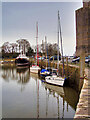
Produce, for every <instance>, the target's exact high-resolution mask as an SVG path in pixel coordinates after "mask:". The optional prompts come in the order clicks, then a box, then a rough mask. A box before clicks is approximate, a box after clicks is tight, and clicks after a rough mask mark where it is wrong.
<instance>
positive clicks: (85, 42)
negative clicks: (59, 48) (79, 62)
mask: <svg viewBox="0 0 90 120" xmlns="http://www.w3.org/2000/svg"><path fill="white" fill-rule="evenodd" d="M81 51H84V52H85V56H88V55H90V0H88V2H83V7H82V8H80V9H78V10H76V56H80V53H81Z"/></svg>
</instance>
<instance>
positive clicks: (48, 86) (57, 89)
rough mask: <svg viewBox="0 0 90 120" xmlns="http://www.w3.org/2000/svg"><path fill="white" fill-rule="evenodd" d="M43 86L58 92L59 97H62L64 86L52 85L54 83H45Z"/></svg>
mask: <svg viewBox="0 0 90 120" xmlns="http://www.w3.org/2000/svg"><path fill="white" fill-rule="evenodd" d="M45 87H46V88H47V89H49V90H52V91H53V92H56V93H58V95H60V96H61V97H64V88H63V87H59V86H54V85H50V84H47V83H46V84H45Z"/></svg>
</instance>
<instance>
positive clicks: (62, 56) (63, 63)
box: [58, 11, 65, 76]
mask: <svg viewBox="0 0 90 120" xmlns="http://www.w3.org/2000/svg"><path fill="white" fill-rule="evenodd" d="M58 19H59V29H60V40H61V57H62V63H63V73H62V76H64V75H65V71H64V57H63V46H62V34H61V25H60V17H59V11H58Z"/></svg>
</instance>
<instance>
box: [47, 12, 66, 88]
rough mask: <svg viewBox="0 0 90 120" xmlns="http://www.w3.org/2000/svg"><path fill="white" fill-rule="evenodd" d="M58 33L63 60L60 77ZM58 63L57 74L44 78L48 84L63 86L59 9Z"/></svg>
mask: <svg viewBox="0 0 90 120" xmlns="http://www.w3.org/2000/svg"><path fill="white" fill-rule="evenodd" d="M59 33H60V38H61V53H62V61H63V77H61V76H60V75H59ZM57 42H58V44H57V45H58V48H57V51H58V55H57V58H58V63H57V75H51V76H47V77H45V80H46V82H47V83H49V84H53V85H58V86H64V81H65V79H66V78H65V77H64V76H65V72H64V59H63V49H62V36H61V27H60V17H59V11H58V41H57Z"/></svg>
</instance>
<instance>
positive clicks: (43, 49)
mask: <svg viewBox="0 0 90 120" xmlns="http://www.w3.org/2000/svg"><path fill="white" fill-rule="evenodd" d="M36 51H37V46H34V47H33V48H32V47H31V46H30V43H29V41H28V40H26V39H20V40H17V41H16V43H9V42H5V43H4V44H3V45H2V46H1V54H0V58H16V57H17V56H18V55H19V54H20V53H24V54H26V56H29V57H30V56H35V55H36ZM38 51H39V56H46V55H48V56H53V55H57V44H56V43H54V44H51V43H46V41H45V42H42V44H39V45H38Z"/></svg>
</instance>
